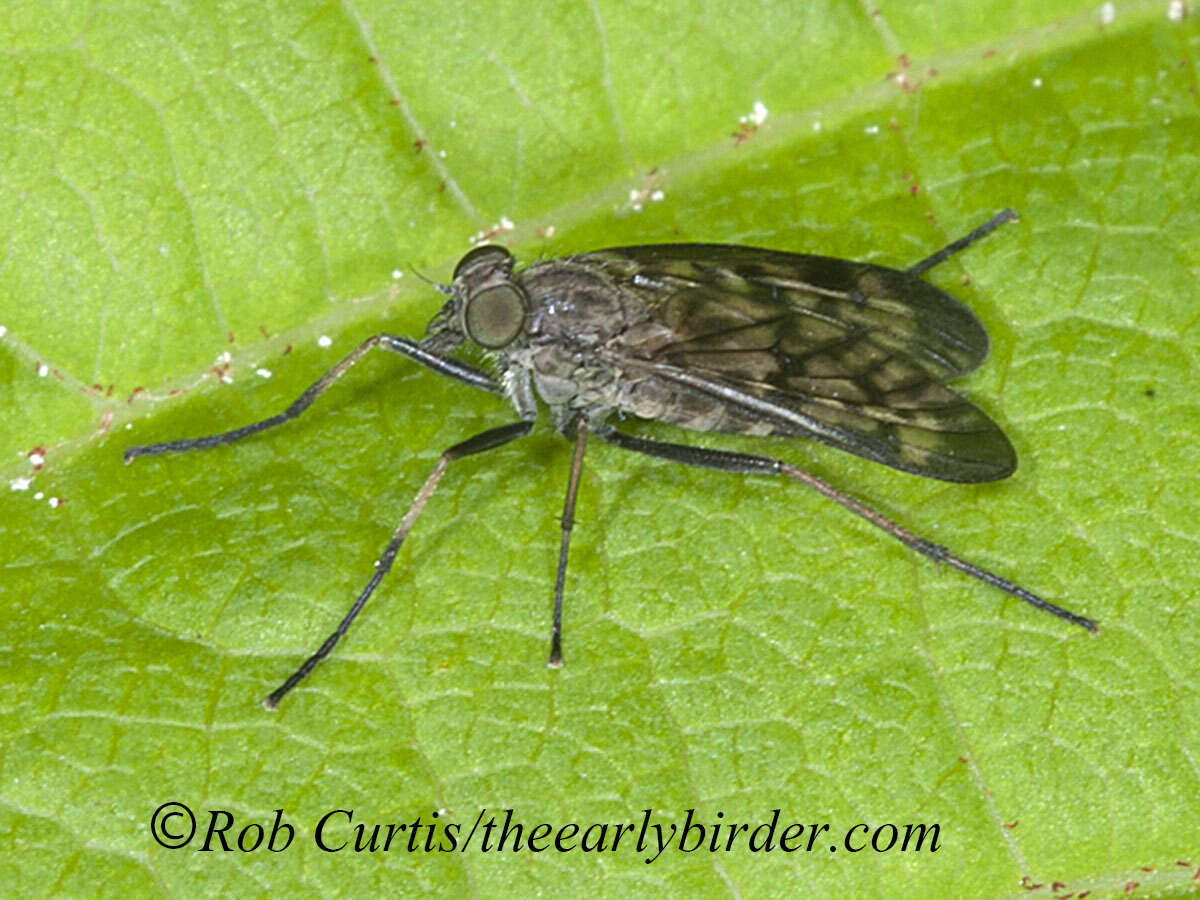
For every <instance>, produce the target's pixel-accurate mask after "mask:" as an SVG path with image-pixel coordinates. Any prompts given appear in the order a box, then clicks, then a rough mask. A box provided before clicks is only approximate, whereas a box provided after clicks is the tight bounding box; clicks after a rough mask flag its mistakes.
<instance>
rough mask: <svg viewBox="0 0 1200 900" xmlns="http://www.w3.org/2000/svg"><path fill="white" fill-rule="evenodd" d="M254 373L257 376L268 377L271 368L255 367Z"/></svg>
mask: <svg viewBox="0 0 1200 900" xmlns="http://www.w3.org/2000/svg"><path fill="white" fill-rule="evenodd" d="M254 374H255V375H257V376H258V377H259V378H270V377H271V370H270V369H261V368H260V369H255V370H254Z"/></svg>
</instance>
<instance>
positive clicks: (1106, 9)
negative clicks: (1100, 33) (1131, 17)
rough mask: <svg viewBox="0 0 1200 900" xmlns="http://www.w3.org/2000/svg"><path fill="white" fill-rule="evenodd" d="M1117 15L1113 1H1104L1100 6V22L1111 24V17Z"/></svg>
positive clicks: (1113, 17)
mask: <svg viewBox="0 0 1200 900" xmlns="http://www.w3.org/2000/svg"><path fill="white" fill-rule="evenodd" d="M1116 17H1117V7H1116V5H1115V4H1113V3H1105V4H1104V5H1103V6H1102V7H1100V24H1101V25H1111V24H1112V21H1113V19H1115V18H1116Z"/></svg>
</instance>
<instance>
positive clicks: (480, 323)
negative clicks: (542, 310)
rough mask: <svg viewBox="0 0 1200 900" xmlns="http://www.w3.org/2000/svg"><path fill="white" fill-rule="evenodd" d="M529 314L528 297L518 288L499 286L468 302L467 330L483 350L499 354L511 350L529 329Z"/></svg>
mask: <svg viewBox="0 0 1200 900" xmlns="http://www.w3.org/2000/svg"><path fill="white" fill-rule="evenodd" d="M464 261H465V260H464ZM460 268H461V264H460ZM526 311H527V304H526V301H525V295H524V294H523V293H522V292H521V290H520V289H519V288H518V287H516V286H515V285H513V284H498V285H496V286H495V287H490V288H487V289H485V290H482V291H480V292H479V293H478V294H476V295H475V296H473V297H472V298H471V299H470V300H468V301H467V308H466V310H465V311H464V313H463V329H464V330H465V331H466V333H467V337H469V338H470V339H471V340H473V341H474V342H475V343H477V344H478V345H479V346H480V347H486V348H488V349H489V350H497V349H499V348H501V347H507V346H508V345H509V344H511V343H512V342H513V341H515V340H516V339H517V337H518V335H520V334H521V332H522V331H523V330H524V329H525V313H526Z"/></svg>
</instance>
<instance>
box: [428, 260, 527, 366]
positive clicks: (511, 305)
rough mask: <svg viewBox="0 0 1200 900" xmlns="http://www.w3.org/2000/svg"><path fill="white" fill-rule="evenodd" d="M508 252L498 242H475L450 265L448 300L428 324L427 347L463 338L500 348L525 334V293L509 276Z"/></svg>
mask: <svg viewBox="0 0 1200 900" xmlns="http://www.w3.org/2000/svg"><path fill="white" fill-rule="evenodd" d="M512 272H513V257H512V254H511V253H509V252H508V251H507V250H506V249H504V248H503V247H496V246H494V245H491V244H487V245H484V246H482V247H476V248H475V249H474V250H472V251H471V252H470V253H468V254H467V255H466V256H464V257H463V258H462V259H461V260H459V262H458V265H457V266H455V268H454V281H453V282H452V283H451V284H450V286H449V287H448V288H446V289H445V291H444V292H445V293H448V294H449V295H450V299H449V300H447V301H446V304H445V305H444V306H443V307H442V308H441V310H440V311H439V312H438V314H437V315H436V316H434V317H433V320H432V321H431V322H430V323H429V327H428V329H427V335H428V337H427V338H426V339H425V341H424V343H425V344H426V346H430V345H433V346H436V347H437V349H443V348H448V346H457V345H458V344H459V343H461V342H462V340H463V339H464V338H466V339H467V340H470V341H472V342H473V343H475V344H478V345H479V346H480V347H483V348H484V349H485V350H493V351H503V350H504V349H505V348H506V347H509V346H510V345H511V344H512V343H513V342H514V341H516V340H518V339H519V338H520V337H521V336H522V335H524V334H525V330H526V327H527V321H528V318H529V298H528V297H527V296H526V295H525V291H524V290H522V288H521V286H520V285H519V284H518V283H517V282H516V281H515V280H514V279H513V277H512Z"/></svg>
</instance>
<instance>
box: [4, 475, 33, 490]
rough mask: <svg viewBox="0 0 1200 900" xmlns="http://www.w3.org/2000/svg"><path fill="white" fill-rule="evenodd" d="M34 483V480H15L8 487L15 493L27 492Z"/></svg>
mask: <svg viewBox="0 0 1200 900" xmlns="http://www.w3.org/2000/svg"><path fill="white" fill-rule="evenodd" d="M32 483H33V479H32V478H14V479H13V480H12V481H10V482H9V483H8V486H9V487H10V488H12V489H13V490H14V491H27V490H29V485H30V484H32Z"/></svg>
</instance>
